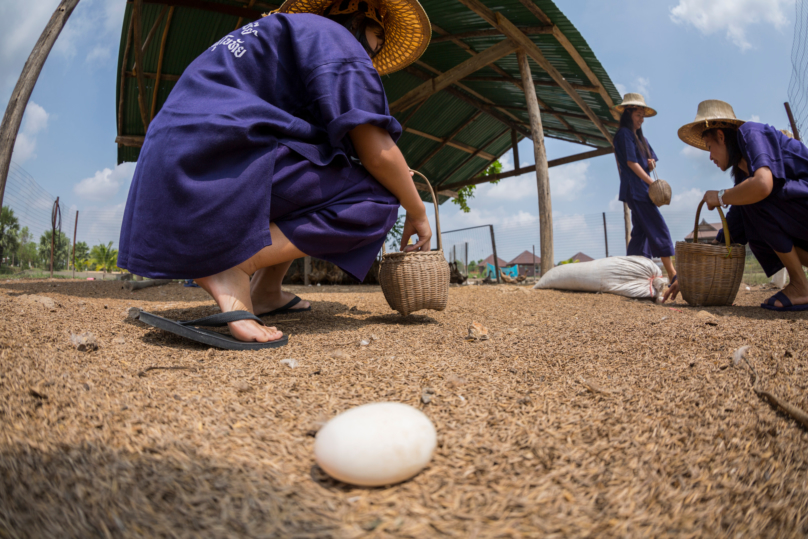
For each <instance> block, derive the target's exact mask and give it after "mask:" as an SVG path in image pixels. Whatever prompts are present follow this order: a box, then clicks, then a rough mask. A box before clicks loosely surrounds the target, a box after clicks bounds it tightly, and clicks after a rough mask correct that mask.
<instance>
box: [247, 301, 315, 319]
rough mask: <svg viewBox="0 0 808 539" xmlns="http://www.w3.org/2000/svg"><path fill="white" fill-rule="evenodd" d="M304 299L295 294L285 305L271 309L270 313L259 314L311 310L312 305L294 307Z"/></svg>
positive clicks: (274, 314) (266, 314)
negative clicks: (300, 307) (301, 307)
mask: <svg viewBox="0 0 808 539" xmlns="http://www.w3.org/2000/svg"><path fill="white" fill-rule="evenodd" d="M301 301H303V300H302V299H300V298H299V297H297V296H295V297H294V298H293V299H292V301H290V302H289V303H287V304H286V305H284V306H283V307H279V308H277V309H275V310H274V311H269V312H268V313H264V314H259V315H258V316H276V315H279V314H292V313H305V312H306V311H310V310H311V305H309V306H308V307H306V308H305V309H292V307H294V306H295V305H297V304H298V303H300V302H301Z"/></svg>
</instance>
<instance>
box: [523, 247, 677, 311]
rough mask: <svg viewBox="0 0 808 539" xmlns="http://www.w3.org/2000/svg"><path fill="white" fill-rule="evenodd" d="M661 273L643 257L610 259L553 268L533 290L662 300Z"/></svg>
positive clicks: (662, 283) (614, 257) (663, 283)
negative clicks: (601, 293) (570, 291)
mask: <svg viewBox="0 0 808 539" xmlns="http://www.w3.org/2000/svg"><path fill="white" fill-rule="evenodd" d="M665 283H666V281H665V280H664V279H663V278H662V271H660V269H659V266H657V265H656V264H655V263H654V262H652V261H651V260H649V259H647V258H645V257H644V256H613V257H611V258H602V259H600V260H593V261H592V262H578V263H573V264H564V265H562V266H556V267H554V268H553V269H551V270H550V271H548V272H547V273H546V274H545V275H544V276H543V277H542V278H541V279H540V280H539V282H538V283H536V285H535V286H534V287H533V288H554V289H556V290H576V291H580V292H605V293H609V294H617V295H618V296H626V297H627V298H656V299H657V300H658V301H659V300H661V298H662V293H663V291H664V289H665Z"/></svg>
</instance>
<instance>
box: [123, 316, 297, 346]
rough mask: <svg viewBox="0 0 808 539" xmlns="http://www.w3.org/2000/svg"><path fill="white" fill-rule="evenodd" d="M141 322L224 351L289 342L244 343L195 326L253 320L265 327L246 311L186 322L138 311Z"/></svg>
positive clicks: (283, 338)
mask: <svg viewBox="0 0 808 539" xmlns="http://www.w3.org/2000/svg"><path fill="white" fill-rule="evenodd" d="M138 318H139V319H140V321H141V322H144V323H146V324H148V325H150V326H153V327H156V328H158V329H162V330H164V331H168V332H169V333H173V334H174V335H179V336H180V337H185V338H186V339H190V340H192V341H195V342H199V343H202V344H207V345H209V346H215V347H216V348H222V349H224V350H262V349H264V348H278V347H279V346H284V345H286V344H287V343H288V342H289V337H287V336H286V335H284V336H283V337H281V338H280V339H278V340H277V341H271V342H245V341H239V340H238V339H236V338H234V337H232V336H230V335H226V334H223V333H217V332H215V331H210V330H208V329H200V328H198V327H195V326H204V327H222V326H226V325H227V323H228V322H237V321H239V320H255V321H256V322H258V323H259V324H261V325H262V326H265V325H266V324H264V321H263V320H261V319H260V318H258V317H257V316H255V315H254V314H252V313H250V312H247V311H230V312H227V313H219V314H214V315H212V316H206V317H204V318H199V319H197V320H188V321H187V322H181V321H175V320H169V319H168V318H163V317H162V316H157V315H156V314H152V313H147V312H146V311H140V315H139V316H138Z"/></svg>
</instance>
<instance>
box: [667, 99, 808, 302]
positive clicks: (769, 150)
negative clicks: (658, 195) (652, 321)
mask: <svg viewBox="0 0 808 539" xmlns="http://www.w3.org/2000/svg"><path fill="white" fill-rule="evenodd" d="M679 138H680V139H682V140H683V141H684V142H685V143H686V144H689V145H691V146H694V147H696V148H699V149H701V150H705V151H708V152H710V160H711V161H712V162H713V163H715V164H716V166H717V167H718V168H720V169H721V170H723V171H726V170H730V169H731V174H732V178H733V181H734V184H735V186H734V187H732V188H730V189H722V190H720V191H707V192H706V193H705V194H704V201H705V202H706V203H707V206H708V207H709V208H710V209H711V210H712V209H713V208H715V207H716V206H723V207H727V206H732V208H731V209H730V210H729V212H728V213H727V215H726V217H727V224H728V225H729V233H730V236H732V238H731V239H732V241H733V243H743V244H748V245H749V248H750V249H751V250H752V253H753V254H754V255H755V258H757V260H758V262H760V265H761V266H762V267H763V270H764V271H765V272H766V275H768V276H772V275H774V274H775V273H777V272H778V271H780V270H781V269H783V268H786V270H787V271H788V276H789V278H790V279H791V283H790V284H789V285H788V286H787V287H786V288H784V289H783V290H782V291H780V292H778V293H777V294H775V295H774V296H772V297H771V298H769V299H768V300H767V301H766V303H764V304H762V305H761V307H763V308H765V309H771V310H775V311H805V310H808V278H806V276H805V272H804V271H803V269H802V267H803V266H808V148H806V147H805V145H803V144H802V143H801V142H799V141H797V140H793V139H791V138H789V137H788V136H786V135H784V134H783V133H781V132H780V131H778V130H777V129H775V128H774V127H772V126H770V125H766V124H761V123H757V122H744V121H742V120H739V119H737V118H736V117H735V112H734V111H733V110H732V107H731V106H730V105H729V104H728V103H725V102H724V101H719V100H717V99H710V100H707V101H702V102H701V103H699V107H698V112H697V113H696V119H695V121H693V122H691V123H689V124H686V125H684V126H682V128H681V129H679ZM716 240H717V241H719V242H723V241H724V232H723V231H721V232H719V234H718V236H717V237H716ZM677 288H678V287H677ZM673 292H674V297H675V292H676V290H674V291H673Z"/></svg>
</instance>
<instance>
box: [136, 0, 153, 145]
mask: <svg viewBox="0 0 808 539" xmlns="http://www.w3.org/2000/svg"><path fill="white" fill-rule="evenodd" d="M132 17H134V19H135V32H134V38H135V74H136V75H137V105H138V108H140V119H141V121H142V122H143V131H144V132H148V131H149V116H148V112H147V111H148V109H147V108H146V82H145V80H146V79H145V78H144V77H143V71H144V66H143V0H135V4H134V8H133V9H132Z"/></svg>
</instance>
